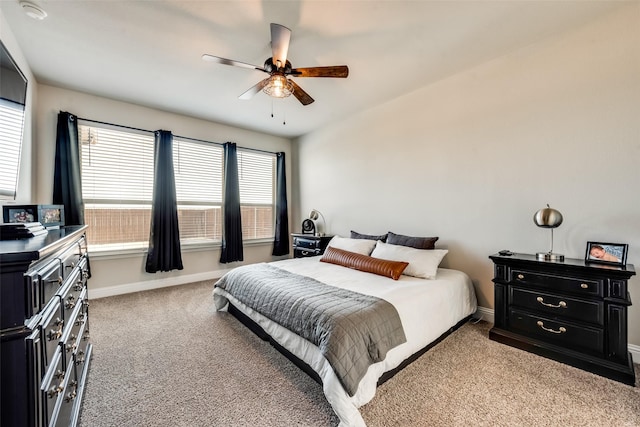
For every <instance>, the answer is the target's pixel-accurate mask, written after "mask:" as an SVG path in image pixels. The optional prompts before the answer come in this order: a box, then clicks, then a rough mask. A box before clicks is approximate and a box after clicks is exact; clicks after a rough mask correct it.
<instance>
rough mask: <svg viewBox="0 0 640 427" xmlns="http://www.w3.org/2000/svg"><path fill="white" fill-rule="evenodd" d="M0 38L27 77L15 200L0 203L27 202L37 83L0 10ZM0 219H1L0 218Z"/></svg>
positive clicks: (30, 173)
mask: <svg viewBox="0 0 640 427" xmlns="http://www.w3.org/2000/svg"><path fill="white" fill-rule="evenodd" d="M0 40H2V43H4V46H5V47H6V48H7V50H8V51H9V53H10V54H11V57H12V58H13V60H14V61H15V62H16V64H17V65H18V67H19V68H20V70H21V71H22V73H23V74H24V76H25V77H26V78H27V98H26V102H25V117H24V133H23V136H22V140H23V143H22V152H21V156H20V169H19V176H18V191H17V195H16V199H15V201H5V200H2V201H0V203H2V204H7V203H13V202H15V203H17V204H29V203H31V198H32V195H33V186H34V182H33V180H32V172H33V171H32V165H33V157H34V150H33V148H32V147H33V144H34V127H35V120H34V111H35V108H34V106H35V105H36V102H37V93H38V90H37V87H38V83H37V82H36V79H35V77H34V76H33V74H32V72H31V68H30V67H29V64H27V60H26V59H25V58H24V56H23V54H22V50H21V49H20V46H19V45H18V42H17V41H16V39H15V37H14V35H13V33H12V32H11V30H10V29H9V25H8V24H7V22H6V20H5V17H4V14H3V13H2V11H1V10H0ZM0 221H2V220H1V219H0Z"/></svg>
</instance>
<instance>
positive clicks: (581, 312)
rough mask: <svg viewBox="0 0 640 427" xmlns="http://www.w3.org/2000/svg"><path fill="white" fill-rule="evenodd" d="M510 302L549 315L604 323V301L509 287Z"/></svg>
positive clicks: (598, 323)
mask: <svg viewBox="0 0 640 427" xmlns="http://www.w3.org/2000/svg"><path fill="white" fill-rule="evenodd" d="M509 304H510V305H514V306H518V307H521V308H526V309H528V310H533V311H537V312H541V313H546V314H547V315H549V314H550V315H553V316H560V317H562V318H566V319H569V320H571V319H573V320H578V321H582V322H589V323H595V324H597V325H604V302H602V301H586V300H581V299H577V298H572V297H567V296H564V295H557V294H556V295H552V294H548V293H544V292H536V291H533V290H527V289H521V288H516V287H513V286H510V287H509Z"/></svg>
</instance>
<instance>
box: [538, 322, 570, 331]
mask: <svg viewBox="0 0 640 427" xmlns="http://www.w3.org/2000/svg"><path fill="white" fill-rule="evenodd" d="M537 325H538V326H540V327H541V328H542V329H544V330H545V331H547V332H551V333H552V334H563V333H565V332H567V328H565V327H564V326H560V328H559V329H558V330H557V331H556V330H555V329H551V328H545V327H544V323H543V322H542V320H538V322H537Z"/></svg>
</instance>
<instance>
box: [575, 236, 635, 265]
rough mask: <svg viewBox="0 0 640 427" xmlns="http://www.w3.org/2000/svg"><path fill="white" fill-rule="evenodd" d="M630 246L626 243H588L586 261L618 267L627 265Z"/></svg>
mask: <svg viewBox="0 0 640 427" xmlns="http://www.w3.org/2000/svg"><path fill="white" fill-rule="evenodd" d="M628 250H629V245H628V244H626V243H605V242H587V251H586V253H585V256H584V260H585V262H587V263H597V264H607V265H617V266H620V267H623V266H625V265H626V264H627V252H628Z"/></svg>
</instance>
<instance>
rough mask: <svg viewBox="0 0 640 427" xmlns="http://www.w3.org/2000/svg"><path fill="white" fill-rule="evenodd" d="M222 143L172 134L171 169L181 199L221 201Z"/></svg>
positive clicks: (191, 201)
mask: <svg viewBox="0 0 640 427" xmlns="http://www.w3.org/2000/svg"><path fill="white" fill-rule="evenodd" d="M222 155H223V151H222V147H220V146H219V145H215V144H211V143H207V142H199V141H191V140H185V139H177V138H174V141H173V166H174V167H173V169H174V172H175V177H176V194H177V196H178V202H180V203H185V202H186V203H194V202H195V203H203V202H204V203H209V204H212V203H217V204H220V203H222Z"/></svg>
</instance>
